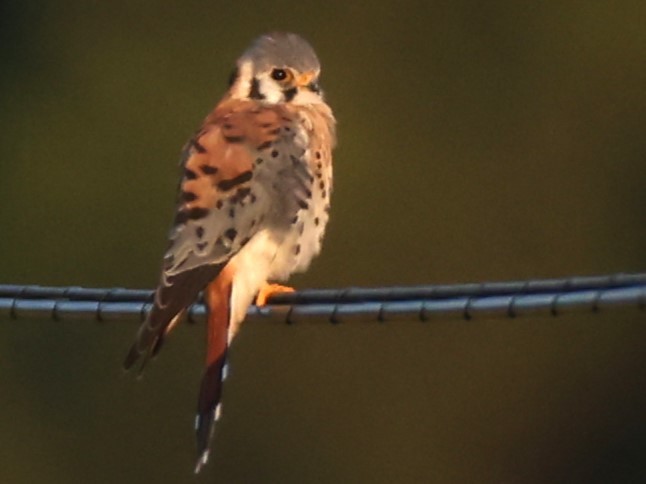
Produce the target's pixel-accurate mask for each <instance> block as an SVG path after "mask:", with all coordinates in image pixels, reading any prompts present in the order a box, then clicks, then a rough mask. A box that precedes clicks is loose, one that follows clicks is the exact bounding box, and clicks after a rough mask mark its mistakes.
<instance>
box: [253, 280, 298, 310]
mask: <svg viewBox="0 0 646 484" xmlns="http://www.w3.org/2000/svg"><path fill="white" fill-rule="evenodd" d="M286 292H294V288H293V287H289V286H281V285H280V284H265V285H264V286H262V287H261V288H260V291H259V292H258V295H257V296H256V306H265V305H266V304H267V299H269V298H270V297H271V296H273V295H274V294H281V293H286Z"/></svg>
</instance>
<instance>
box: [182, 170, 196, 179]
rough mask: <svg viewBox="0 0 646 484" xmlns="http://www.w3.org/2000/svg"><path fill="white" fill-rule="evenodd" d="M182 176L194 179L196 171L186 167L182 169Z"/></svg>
mask: <svg viewBox="0 0 646 484" xmlns="http://www.w3.org/2000/svg"><path fill="white" fill-rule="evenodd" d="M184 177H185V178H186V179H187V180H195V179H196V178H197V173H195V172H194V171H193V170H191V169H189V168H187V169H186V170H184Z"/></svg>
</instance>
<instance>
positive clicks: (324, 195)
mask: <svg viewBox="0 0 646 484" xmlns="http://www.w3.org/2000/svg"><path fill="white" fill-rule="evenodd" d="M321 196H322V197H323V198H327V190H323V191H322V192H321Z"/></svg>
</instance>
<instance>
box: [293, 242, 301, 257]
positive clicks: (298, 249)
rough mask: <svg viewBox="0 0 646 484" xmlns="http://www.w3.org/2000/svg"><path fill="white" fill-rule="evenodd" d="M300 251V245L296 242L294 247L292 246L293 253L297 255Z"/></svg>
mask: <svg viewBox="0 0 646 484" xmlns="http://www.w3.org/2000/svg"><path fill="white" fill-rule="evenodd" d="M300 253H301V246H300V244H297V245H296V247H294V255H298V254H300Z"/></svg>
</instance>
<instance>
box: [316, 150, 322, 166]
mask: <svg viewBox="0 0 646 484" xmlns="http://www.w3.org/2000/svg"><path fill="white" fill-rule="evenodd" d="M316 159H317V160H320V159H321V152H320V151H317V152H316ZM320 167H321V164H320V163H319V168H320Z"/></svg>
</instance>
